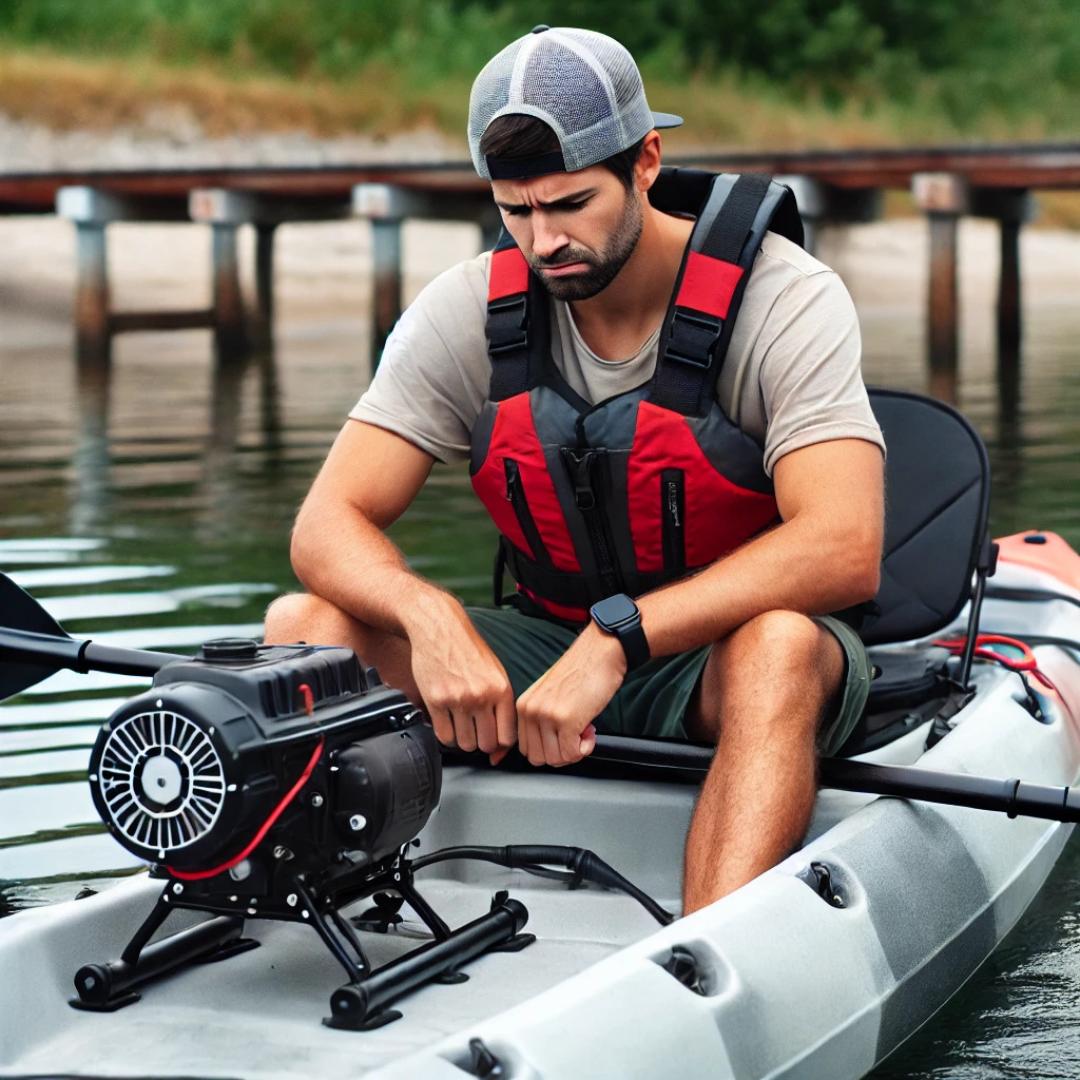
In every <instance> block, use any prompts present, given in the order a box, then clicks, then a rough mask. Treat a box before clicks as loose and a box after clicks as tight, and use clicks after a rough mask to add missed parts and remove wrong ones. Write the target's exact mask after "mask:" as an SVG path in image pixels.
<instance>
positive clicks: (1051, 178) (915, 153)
mask: <svg viewBox="0 0 1080 1080" xmlns="http://www.w3.org/2000/svg"><path fill="white" fill-rule="evenodd" d="M671 163H672V164H677V165H685V166H695V167H699V168H709V169H716V170H725V171H731V172H745V171H757V172H769V173H772V174H774V175H776V176H777V177H778V178H781V179H783V180H784V181H785V182H786V183H788V184H790V186H791V187H792V190H793V191H794V192H795V195H796V199H797V200H798V202H799V206H800V209H801V210H802V213H803V217H804V219H805V221H806V224H807V237H808V246H810V248H811V249H812V248H813V245H814V243H815V240H816V237H817V235H818V231H819V229H820V228H821V227H822V226H823V225H829V224H853V223H857V222H866V221H872V220H874V219H875V218H876V217H878V216H880V213H881V206H882V194H883V192H885V191H887V190H890V189H891V190H895V189H902V190H907V191H910V192H911V194H912V197H913V199H914V202H915V204H916V206H917V207H918V208H919V209H920V210H921V211H922V212H923V213H924V214H925V216H926V219H927V228H928V230H929V234H930V245H929V246H930V273H929V282H930V286H929V289H930V293H929V302H928V305H927V333H926V341H927V360H928V370H929V378H928V383H929V386H930V389H931V392H932V393H934V394H936V395H937V396H939V397H941V398H943V399H945V400H955V397H956V386H957V357H958V322H959V305H958V299H957V230H958V224H959V221H960V219H961V218H962V217H964V216H966V215H971V216H978V217H989V218H993V219H995V220H997V221H998V223H999V226H1000V230H1001V278H1000V285H999V291H998V309H997V332H998V358H999V376H1000V379H1001V385H1002V389H1003V400H1004V396H1005V393H1006V392H1008V394H1009V396H1010V397H1012V398H1013V399H1014V400H1015V397H1016V395H1017V393H1018V389H1019V377H1020V344H1021V330H1022V327H1021V317H1020V311H1021V268H1020V249H1019V237H1020V230H1021V227H1022V225H1023V224H1024V223H1025V222H1026V221H1028V220H1030V217H1031V212H1032V210H1031V208H1032V201H1031V192H1032V191H1035V190H1040V189H1053V188H1059V189H1060V188H1066V189H1067V188H1080V146H1072V145H1037V146H985V147H939V148H929V149H892V150H850V151H818V152H803V153H765V152H761V153H745V154H726V153H717V154H703V155H697V156H695V157H681V158H672V159H671ZM54 212H55V213H59V214H60V215H61V216H64V217H67V218H69V219H70V220H71V221H72V222H73V223H74V225H75V228H76V231H77V237H78V246H77V251H78V285H77V291H76V299H75V321H76V327H77V338H78V343H79V354H80V356H81V357H83V358H84V359H87V360H93V359H94V358H95V357H96V358H102V357H107V355H108V348H109V342H110V340H111V337H112V335H113V334H116V333H123V332H125V331H130V330H144V329H167V328H187V327H193V326H206V327H211V328H213V330H214V332H215V335H216V337H217V341H218V344H219V346H220V348H221V349H222V350H224V351H226V352H228V351H238V350H243V349H246V348H249V347H251V346H252V345H258V344H260V343H263V342H265V341H266V340H267V339H268V337H269V335H270V333H271V328H272V320H273V246H274V231H275V229H276V227H277V226H278V225H279V224H282V223H284V222H304V221H325V220H328V219H334V218H345V217H350V216H352V217H360V218H365V219H367V220H369V221H370V222H371V224H372V230H373V262H374V266H373V286H372V288H373V312H374V333H373V340H372V361H373V363H376V362H377V360H378V356H379V354H380V352H381V349H382V346H383V343H384V341H385V339H386V335H387V334H388V333H389V331H390V329H391V328H392V327H393V325H394V323H395V322H396V321H397V318H398V317H399V316H400V314H401V225H402V222H403V221H405V220H408V219H411V218H426V219H441V220H459V221H475V222H476V223H477V224H479V226H480V229H481V234H482V236H483V239H484V242H485V243H486V244H490V243H491V242H492V241H493V239H494V237H495V235H496V234H497V230H498V225H499V221H498V215H497V212H496V211H495V208H494V206H493V204H492V202H491V197H490V191H489V189H488V185H487V183H486V182H485V181H483V180H481V179H480V178H479V177H477V176H476V174H475V173H474V172H473V170H472V167H471V165H469V164H468V163H449V164H437V165H380V166H357V167H355V168H346V167H331V168H277V169H201V170H200V169H191V170H161V171H157V170H154V171H142V172H136V171H131V172H88V173H78V174H76V173H49V174H40V173H39V174H23V175H12V174H9V175H0V213H9V214H12V213H14V214H24V213H25V214H35V213H54ZM113 221H197V222H204V223H206V224H208V225H209V226H210V227H211V229H212V230H213V246H212V250H213V260H214V266H213V282H214V292H213V304H212V307H211V308H210V309H206V310H178V311H166V312H123V311H114V310H113V309H112V306H111V302H110V293H109V275H108V259H107V243H106V230H107V226H108V224H109V223H110V222H113ZM245 224H249V225H252V226H253V227H254V228H255V231H256V237H257V239H256V289H255V296H254V297H253V298H252V299H251V301H250V302H249V303H247V304H245V302H244V298H243V297H242V295H241V289H240V279H239V275H238V272H237V258H236V230H237V228H238V227H239V226H240V225H245Z"/></svg>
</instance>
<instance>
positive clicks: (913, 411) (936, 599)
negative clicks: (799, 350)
mask: <svg viewBox="0 0 1080 1080" xmlns="http://www.w3.org/2000/svg"><path fill="white" fill-rule="evenodd" d="M868 392H869V396H870V405H871V408H872V409H873V410H874V416H875V417H876V418H877V422H878V423H879V424H880V425H881V431H882V434H883V435H884V437H885V448H886V465H885V545H884V550H883V554H882V561H881V586H880V588H879V589H878V592H877V596H876V597H875V598H874V601H873V608H872V610H871V611H870V612H869V613H868V614H867V615H866V616H864V619H863V625H862V626H861V628H860V630H859V633H860V636H861V637H862V639H863V641H864V642H865V643H866V644H867V645H882V644H886V643H888V642H896V641H909V640H912V639H916V638H924V637H929V636H930V635H931V634H936V633H938V632H939V631H940V630H943V629H944V628H945V627H946V626H948V625H949V624H950V623H951V622H952V621H953V620H954V619H955V618H956V616H957V615H958V614H959V613H960V610H961V609H962V608H963V606H964V604H965V603H967V601H968V600H969V599H970V598H971V590H972V580H973V577H974V575H975V574H976V571H977V570H978V568H979V564H980V561H981V559H982V561H985V558H983V557H988V555H989V553H988V552H986V551H985V549H986V548H987V547H988V546H989V540H988V535H989V534H988V532H987V529H988V521H987V519H988V515H989V510H990V461H989V458H988V457H987V453H986V447H985V446H984V444H983V441H982V438H981V437H980V436H979V433H978V432H977V431H976V430H975V429H974V428H973V427H972V426H971V424H970V423H969V422H968V420H967V419H965V417H964V416H962V415H961V414H960V413H959V412H957V410H956V409H954V408H952V407H951V406H949V405H946V404H944V403H943V402H940V401H936V400H934V399H933V398H928V397H925V396H923V395H922V394H913V393H910V392H909V391H905V390H890V389H885V388H883V387H871V388H869V391H868ZM987 569H989V568H988V567H987Z"/></svg>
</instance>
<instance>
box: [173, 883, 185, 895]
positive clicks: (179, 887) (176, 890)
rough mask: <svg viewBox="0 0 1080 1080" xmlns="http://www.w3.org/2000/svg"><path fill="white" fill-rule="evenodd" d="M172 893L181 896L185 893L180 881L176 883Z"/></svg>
mask: <svg viewBox="0 0 1080 1080" xmlns="http://www.w3.org/2000/svg"><path fill="white" fill-rule="evenodd" d="M172 891H173V892H174V893H175V894H176V895H177V896H179V895H180V894H181V893H182V892H183V891H184V886H183V885H181V884H180V882H179V881H174V882H173V887H172Z"/></svg>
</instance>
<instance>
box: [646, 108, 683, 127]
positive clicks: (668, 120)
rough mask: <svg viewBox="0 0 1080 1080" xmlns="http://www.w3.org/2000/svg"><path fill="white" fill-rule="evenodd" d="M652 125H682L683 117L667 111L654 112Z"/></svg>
mask: <svg viewBox="0 0 1080 1080" xmlns="http://www.w3.org/2000/svg"><path fill="white" fill-rule="evenodd" d="M652 122H653V127H656V128H669V127H682V122H683V118H682V117H681V116H676V115H675V114H674V113H669V112H654V113H653V114H652Z"/></svg>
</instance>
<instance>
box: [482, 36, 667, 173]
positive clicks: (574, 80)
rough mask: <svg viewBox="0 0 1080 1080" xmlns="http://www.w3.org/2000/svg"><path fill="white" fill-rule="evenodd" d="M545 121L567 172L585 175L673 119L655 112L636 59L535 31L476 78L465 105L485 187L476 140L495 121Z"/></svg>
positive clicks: (605, 40)
mask: <svg viewBox="0 0 1080 1080" xmlns="http://www.w3.org/2000/svg"><path fill="white" fill-rule="evenodd" d="M514 114H518V115H521V114H524V115H528V116H535V117H537V118H538V119H540V120H543V121H544V122H545V123H546V124H548V126H549V127H551V129H552V130H553V131H554V132H555V134H556V135H557V136H558V139H559V143H560V145H561V147H562V155H563V162H564V164H565V167H566V170H567V171H568V172H574V171H576V170H578V169H586V168H588V167H589V166H590V165H595V164H597V162H600V161H604V160H605V159H606V158H609V157H612V156H613V155H615V154H618V153H619V152H620V151H622V150H626V149H627V148H628V147H630V146H633V145H634V143H636V142H637V141H638V140H639V139H643V138H644V137H645V136H646V135H647V134H648V133H649V132H650V131H651V130H652V129H653V128H654V127H675V126H676V125H678V124H681V123H682V120H681V119H680V118H679V117H677V116H672V115H670V114H668V113H654V112H652V111H651V110H650V109H649V106H648V103H647V102H646V100H645V88H644V87H643V86H642V84H641V75H640V74H639V73H638V69H637V65H636V64H635V63H634V58H633V57H632V56H631V55H630V53H629V52H627V51H626V49H624V48H623V47H622V45H620V44H619V43H618V42H617V41H615V39H614V38H610V37H607V36H606V35H605V34H597V33H595V32H594V31H592V30H574V29H556V30H544V31H542V32H536V31H534V32H533V33H531V34H527V35H526V36H525V37H523V38H519V39H518V40H517V41H515V42H513V43H511V44H510V45H508V46H507V47H506V48H505V49H503V50H502V52H500V53H498V54H497V55H496V56H495V57H494V58H493V59H492V60H491V61H490V62H489V63H488V64H487V65H486V66H485V67H484V69H483V71H481V72H480V74H479V75H478V76H477V77H476V81H475V82H474V83H473V88H472V96H471V97H470V99H469V132H468V133H469V151H470V153H471V154H472V159H473V164H474V165H475V166H476V171H477V172H478V173H479V174H480V175H481V176H482V177H484V178H485V179H488V180H490V179H491V174H490V172H489V170H488V166H487V162H486V161H485V159H484V156H483V155H482V154H481V153H480V140H481V139H482V138H483V135H484V132H485V131H487V129H488V126H489V125H490V124H491V122H492V121H493V120H495V119H497V118H498V117H500V116H507V115H514Z"/></svg>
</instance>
